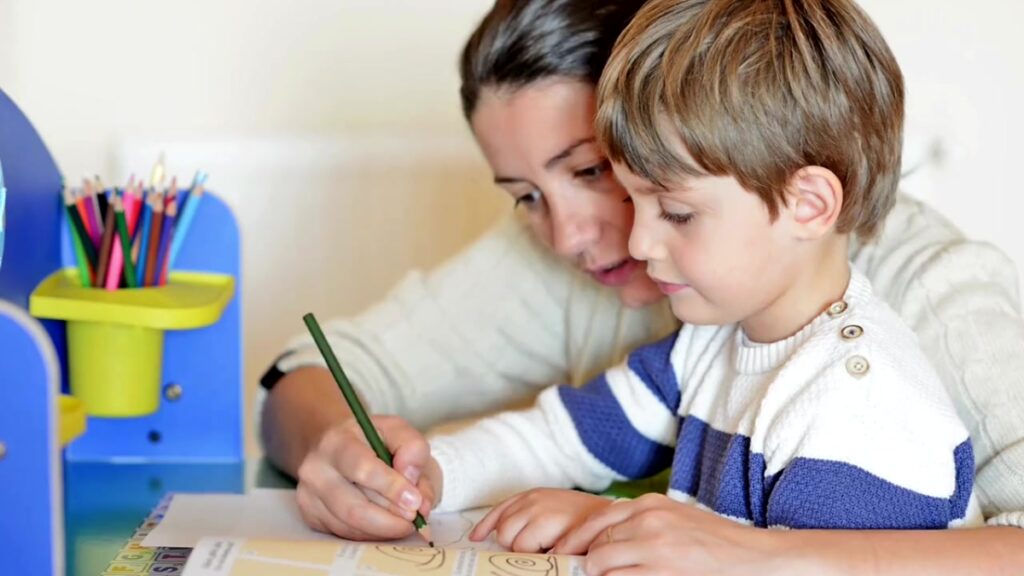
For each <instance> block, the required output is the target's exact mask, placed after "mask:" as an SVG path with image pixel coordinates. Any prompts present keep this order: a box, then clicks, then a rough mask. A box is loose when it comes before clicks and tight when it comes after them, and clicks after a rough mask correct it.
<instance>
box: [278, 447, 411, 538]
mask: <svg viewBox="0 0 1024 576" xmlns="http://www.w3.org/2000/svg"><path fill="white" fill-rule="evenodd" d="M298 476H299V484H298V488H297V491H296V502H297V503H298V506H299V510H300V512H301V513H302V517H303V519H304V520H305V521H306V523H307V524H309V526H310V527H312V528H313V529H315V530H320V531H322V532H332V533H334V534H337V535H338V536H342V537H344V538H349V539H353V540H373V539H384V538H401V537H404V536H408V535H409V534H410V533H412V530H413V529H412V524H411V523H410V522H409V521H408V520H404V519H402V518H401V517H398V516H395V515H394V514H392V513H390V512H388V511H387V510H386V509H385V508H382V507H380V506H378V505H377V504H374V503H373V502H371V501H370V499H369V498H368V497H367V495H366V494H365V493H364V492H363V491H362V490H360V489H359V488H358V487H356V486H355V485H353V484H352V483H350V482H349V481H347V480H346V479H345V478H343V477H342V476H341V474H339V473H338V471H337V470H336V469H335V467H334V466H333V465H332V464H331V462H330V460H328V459H327V458H325V457H323V455H322V454H314V455H311V456H310V457H308V458H307V459H306V460H305V461H303V463H302V466H301V467H300V468H299V473H298Z"/></svg>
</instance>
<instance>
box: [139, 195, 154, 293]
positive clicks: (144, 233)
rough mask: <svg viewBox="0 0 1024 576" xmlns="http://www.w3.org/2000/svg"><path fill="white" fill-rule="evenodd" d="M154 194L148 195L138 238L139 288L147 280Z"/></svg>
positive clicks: (143, 208) (143, 207)
mask: <svg viewBox="0 0 1024 576" xmlns="http://www.w3.org/2000/svg"><path fill="white" fill-rule="evenodd" d="M153 195H154V194H153V192H150V193H149V194H147V195H146V201H145V204H144V205H143V206H142V225H141V226H139V232H138V235H137V236H136V239H137V241H138V245H139V257H138V258H136V262H135V266H136V268H135V275H136V276H137V277H138V282H137V283H136V284H137V285H138V286H144V285H145V284H143V283H142V282H143V280H145V278H146V273H145V270H146V253H147V252H148V251H149V227H150V226H151V225H152V223H153Z"/></svg>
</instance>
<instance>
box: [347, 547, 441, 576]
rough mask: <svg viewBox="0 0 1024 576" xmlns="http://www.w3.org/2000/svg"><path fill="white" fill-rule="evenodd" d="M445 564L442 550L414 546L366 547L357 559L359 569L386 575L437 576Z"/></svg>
mask: <svg viewBox="0 0 1024 576" xmlns="http://www.w3.org/2000/svg"><path fill="white" fill-rule="evenodd" d="M447 564H448V554H447V552H445V550H444V549H442V548H424V547H414V546H393V545H387V546H366V547H364V548H363V554H362V556H361V557H360V559H359V568H360V569H364V570H373V571H375V572H381V573H386V574H410V573H418V574H427V573H432V574H439V573H441V572H439V571H440V570H442V569H444V568H445V567H446V566H447ZM450 572H451V570H450V568H449V570H448V573H450Z"/></svg>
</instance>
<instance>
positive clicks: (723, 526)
mask: <svg viewBox="0 0 1024 576" xmlns="http://www.w3.org/2000/svg"><path fill="white" fill-rule="evenodd" d="M773 538H774V536H773V535H772V531H770V530H759V529H757V528H752V527H750V526H744V525H742V524H739V523H736V522H733V521H731V520H728V519H725V518H722V517H720V516H716V515H715V514H713V513H711V512H707V511H704V510H700V509H698V508H697V507H696V506H692V505H690V504H684V503H682V502H677V501H675V500H672V499H671V498H669V497H667V496H665V495H663V494H645V495H644V496H641V497H640V498H637V499H636V500H631V501H621V502H616V503H615V505H614V506H609V507H607V508H605V509H604V510H600V511H598V512H597V513H596V514H594V515H593V516H591V517H590V518H588V519H587V520H586V521H584V522H583V523H581V524H580V525H579V527H577V528H576V529H575V530H573V531H572V532H570V533H569V534H567V535H566V536H565V538H563V539H562V540H561V541H560V542H559V543H558V545H556V546H555V547H554V548H553V549H552V550H551V552H552V553H555V554H583V553H586V554H587V559H586V561H585V564H584V570H585V571H586V573H587V574H589V575H591V576H597V575H599V574H607V573H612V572H614V573H620V572H623V573H625V572H628V573H631V574H633V573H635V574H695V575H696V574H761V573H768V571H769V570H768V569H769V567H771V566H772V563H773V562H774V561H776V559H775V558H774V556H773V548H772V546H771V544H772V542H773V540H772V539H773ZM790 568H792V566H791V567H790Z"/></svg>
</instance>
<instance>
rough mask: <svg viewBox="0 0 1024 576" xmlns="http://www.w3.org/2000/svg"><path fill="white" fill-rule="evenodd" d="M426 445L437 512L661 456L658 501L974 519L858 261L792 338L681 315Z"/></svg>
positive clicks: (910, 348) (898, 522) (806, 519)
mask: <svg viewBox="0 0 1024 576" xmlns="http://www.w3.org/2000/svg"><path fill="white" fill-rule="evenodd" d="M431 447H432V452H433V454H434V456H435V457H436V458H437V461H438V463H439V464H440V465H441V469H442V471H443V473H444V478H445V483H444V484H445V485H444V495H443V498H442V499H441V502H440V505H439V509H440V510H445V511H450V510H461V509H466V508H475V507H478V506H483V505H487V504H495V503H497V502H498V501H500V500H501V499H503V498H506V497H508V496H511V495H513V494H515V493H518V492H521V491H524V490H527V489H529V488H535V487H541V486H544V487H557V488H570V487H574V486H582V487H584V488H588V489H591V490H602V489H604V488H606V487H607V486H608V485H609V484H610V483H611V482H612V481H613V480H626V479H637V478H643V477H647V476H650V475H652V474H654V473H657V472H660V471H661V470H663V469H666V468H668V467H669V466H671V468H672V474H671V477H670V479H669V489H668V495H669V496H670V497H672V498H675V499H677V500H682V501H696V502H697V503H698V505H701V506H704V507H706V508H708V509H710V510H712V511H714V512H717V513H719V514H721V515H723V516H726V517H729V518H732V519H734V520H737V521H740V522H744V523H747V524H753V525H756V526H760V527H786V528H844V529H921V528H945V527H950V526H963V525H977V524H979V523H980V522H981V513H980V511H979V510H978V509H977V506H976V502H975V500H974V499H973V497H972V490H973V481H974V459H973V453H972V448H971V443H970V440H969V438H968V436H967V429H966V428H965V427H964V426H963V424H962V423H961V422H960V420H959V418H958V417H957V415H956V411H955V409H954V408H953V404H952V402H950V399H949V396H948V394H947V393H946V390H945V388H944V387H943V385H942V383H941V382H940V381H939V377H938V375H937V374H936V373H935V371H934V370H933V369H932V367H931V366H930V365H929V363H928V360H927V359H926V358H925V356H924V353H923V352H922V351H921V350H920V348H919V347H918V345H917V338H916V337H915V336H914V334H913V333H912V332H911V331H910V330H909V329H908V328H907V327H906V326H905V325H904V324H903V322H902V321H901V320H899V318H898V317H897V316H896V314H895V313H894V312H893V311H892V310H891V309H890V308H889V307H888V306H886V305H885V304H884V303H883V302H881V301H880V300H878V299H877V298H875V297H874V296H873V295H872V293H871V286H870V284H869V283H868V281H867V280H866V279H865V278H864V277H863V276H862V275H861V274H859V273H857V272H854V274H853V275H852V278H851V280H850V285H849V287H848V289H847V290H846V292H845V295H844V296H843V299H842V300H841V301H839V302H837V303H835V304H834V305H833V306H831V307H829V310H828V311H827V312H824V313H822V314H821V315H819V316H818V317H817V318H815V319H814V320H813V321H811V322H810V323H809V324H808V325H807V326H805V327H804V328H803V329H802V330H800V331H799V332H798V333H797V334H794V335H793V336H791V337H789V338H786V339H784V340H781V341H779V342H773V343H771V344H755V343H753V342H750V341H749V340H748V339H747V338H746V337H745V335H744V334H743V331H742V329H740V328H739V327H738V326H736V325H730V326H692V325H687V326H684V327H682V328H681V329H680V330H679V331H678V332H677V333H676V334H673V335H671V336H669V337H668V338H665V339H664V340H662V341H660V342H657V343H655V344H651V345H648V346H644V347H641V348H638V349H637V350H635V351H633V352H631V353H630V355H629V358H628V360H627V362H625V363H623V364H621V365H619V366H617V367H615V368H613V369H611V370H609V371H607V372H605V373H604V374H602V375H600V376H598V377H596V378H595V379H594V380H592V381H590V382H588V383H587V384H585V385H584V386H582V387H578V388H575V387H571V386H556V387H552V388H549V389H547V390H545V391H544V392H542V393H541V394H540V396H539V399H538V402H537V404H536V405H535V406H534V407H533V408H531V409H529V410H523V411H517V412H516V411H514V412H506V413H503V414H501V415H498V416H494V417H491V418H486V419H484V420H482V421H480V422H478V423H477V424H475V425H473V426H471V427H469V428H467V429H464V430H462V431H460V432H458V433H456V434H453V435H450V436H440V437H438V438H435V439H434V440H433V442H432V445H431Z"/></svg>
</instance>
